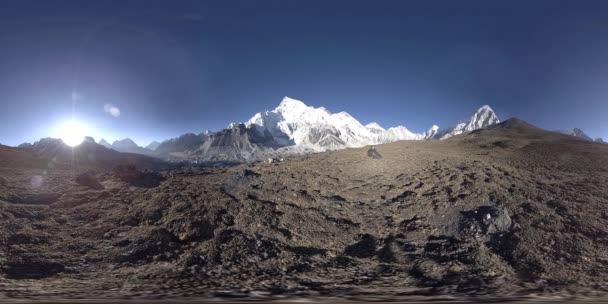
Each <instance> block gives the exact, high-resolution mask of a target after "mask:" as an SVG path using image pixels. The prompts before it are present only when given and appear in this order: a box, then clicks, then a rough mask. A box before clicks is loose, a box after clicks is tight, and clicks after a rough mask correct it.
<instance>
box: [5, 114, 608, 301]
mask: <svg viewBox="0 0 608 304" xmlns="http://www.w3.org/2000/svg"><path fill="white" fill-rule="evenodd" d="M83 173H84V174H83ZM606 185H608V145H602V144H598V143H593V142H587V141H583V140H579V139H577V138H574V137H570V136H565V135H561V134H557V133H553V132H547V131H543V130H540V129H536V128H534V127H532V126H529V125H527V124H526V123H524V122H521V121H518V120H509V121H507V122H505V123H502V124H500V125H497V126H494V127H492V128H489V129H484V130H478V131H474V132H473V133H471V134H467V135H464V136H457V137H455V138H452V139H449V140H445V141H429V142H427V141H402V142H395V143H392V144H387V145H381V146H377V147H376V148H375V150H374V151H370V150H369V149H368V148H362V149H346V150H340V151H333V152H327V153H320V154H315V155H310V156H305V157H299V158H292V159H288V160H286V161H285V162H281V163H272V164H267V163H257V164H246V165H239V166H234V167H229V168H215V169H211V168H209V169H200V168H199V169H195V168H190V169H188V168H186V169H180V170H171V171H163V172H160V173H152V172H140V171H135V170H133V168H128V167H121V168H117V169H114V170H113V171H110V170H107V171H106V170H97V171H96V172H88V173H87V172H85V171H83V169H79V168H74V167H71V166H67V165H62V164H54V163H53V162H49V161H47V160H43V159H38V158H35V157H34V156H31V155H29V154H27V153H26V152H23V151H18V150H15V149H11V148H1V149H0V300H15V299H28V298H30V299H31V298H36V299H75V298H95V299H125V298H144V299H167V298H173V299H192V298H197V299H201V298H203V299H210V297H227V298H234V297H244V298H251V299H273V298H277V297H279V298H281V297H282V298H284V297H288V298H290V297H297V298H300V297H312V298H323V297H326V296H331V297H345V298H351V299H368V300H369V299H405V300H407V299H418V298H420V297H422V298H425V299H428V298H426V297H434V298H435V299H436V297H437V296H454V297H481V298H482V299H489V298H490V297H502V298H509V297H521V296H529V295H542V296H551V297H553V296H558V297H572V296H575V297H598V296H599V297H602V296H604V295H605V294H606V292H607V291H608V275H607V274H606V273H607V271H608V228H607V227H608V189H607V188H606Z"/></svg>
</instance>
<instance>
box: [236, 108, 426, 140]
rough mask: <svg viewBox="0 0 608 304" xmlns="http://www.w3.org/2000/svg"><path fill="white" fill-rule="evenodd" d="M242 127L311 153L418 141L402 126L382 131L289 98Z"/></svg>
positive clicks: (341, 114)
mask: <svg viewBox="0 0 608 304" xmlns="http://www.w3.org/2000/svg"><path fill="white" fill-rule="evenodd" d="M245 127H246V128H249V129H253V130H255V131H257V132H258V134H259V135H260V136H267V135H268V136H270V137H272V139H273V141H274V143H275V144H276V145H279V146H297V147H300V148H305V149H311V150H314V151H325V150H328V149H342V148H348V147H362V146H366V145H373V144H381V143H387V142H393V141H397V140H420V139H424V134H416V133H413V132H411V131H409V130H408V129H407V128H406V127H404V126H397V127H393V128H389V129H384V128H383V127H381V126H380V125H379V124H377V123H370V124H367V125H365V126H364V125H362V124H361V123H360V122H359V121H358V120H357V119H355V118H354V117H352V116H351V115H350V114H348V113H346V112H339V113H335V114H334V113H331V112H330V111H328V110H327V109H325V108H323V107H320V108H314V107H310V106H307V105H306V104H304V103H303V102H302V101H299V100H296V99H292V98H289V97H285V98H283V101H281V103H280V104H279V106H278V107H277V108H275V109H274V110H272V111H266V112H260V113H257V114H255V115H254V116H253V117H252V118H251V119H249V120H248V121H247V122H245Z"/></svg>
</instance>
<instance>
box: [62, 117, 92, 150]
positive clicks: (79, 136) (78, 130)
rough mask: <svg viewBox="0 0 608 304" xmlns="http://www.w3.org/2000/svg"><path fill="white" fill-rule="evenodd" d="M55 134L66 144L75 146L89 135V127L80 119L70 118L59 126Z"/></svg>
mask: <svg viewBox="0 0 608 304" xmlns="http://www.w3.org/2000/svg"><path fill="white" fill-rule="evenodd" d="M55 135H56V136H57V137H59V138H60V139H61V140H62V141H63V143H65V144H66V145H68V146H70V147H75V146H78V145H80V144H81V143H82V142H83V141H84V138H85V137H86V136H87V135H88V128H87V127H86V125H84V124H83V123H81V122H79V121H76V120H68V121H65V122H63V123H61V124H60V125H59V126H58V127H57V130H56V131H55Z"/></svg>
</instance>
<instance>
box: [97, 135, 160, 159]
mask: <svg viewBox="0 0 608 304" xmlns="http://www.w3.org/2000/svg"><path fill="white" fill-rule="evenodd" d="M104 142H105V144H103V143H101V141H100V142H99V143H100V144H101V145H103V146H105V147H107V148H110V149H113V150H116V151H118V152H123V153H136V154H143V155H150V156H153V155H154V151H153V150H150V149H147V148H143V147H140V146H138V145H137V144H136V143H135V142H134V141H133V140H132V139H130V138H125V139H121V140H116V141H114V142H113V143H112V145H111V146H109V147H108V146H107V144H108V143H107V142H106V141H105V140H104Z"/></svg>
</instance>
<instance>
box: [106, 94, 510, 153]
mask: <svg viewBox="0 0 608 304" xmlns="http://www.w3.org/2000/svg"><path fill="white" fill-rule="evenodd" d="M498 122H500V121H499V119H498V117H497V116H496V114H495V113H494V111H493V110H492V109H491V108H490V107H489V106H487V105H486V106H483V107H481V108H479V109H478V110H477V111H476V112H475V113H473V114H472V115H471V117H470V118H469V119H468V120H466V121H464V122H462V123H459V124H457V125H456V126H454V127H452V128H449V129H444V130H440V129H439V127H438V126H437V125H433V126H432V127H431V128H429V130H427V131H426V132H424V133H414V132H412V131H410V130H409V129H408V128H406V127H405V126H396V127H391V128H388V129H385V128H383V127H382V126H380V125H379V124H378V123H375V122H372V123H368V124H366V125H363V124H361V123H360V122H359V121H358V120H357V119H355V118H354V117H353V116H351V115H350V114H348V113H346V112H338V113H332V112H330V111H329V110H327V109H326V108H324V107H319V108H315V107H311V106H307V105H306V104H304V103H303V102H302V101H299V100H296V99H293V98H289V97H285V98H283V100H282V101H281V103H280V104H279V105H278V106H277V107H276V108H275V109H274V110H271V111H265V112H259V113H256V114H255V115H253V117H251V118H250V119H249V120H247V121H246V122H244V123H231V124H230V125H228V127H227V128H226V129H223V130H220V131H218V132H215V133H212V132H209V131H205V132H203V133H201V134H194V133H188V134H183V135H181V136H179V137H177V138H173V139H169V140H165V141H163V142H162V143H157V142H152V143H151V144H150V145H148V146H147V147H146V148H143V147H140V146H138V145H137V144H136V143H135V142H133V141H132V140H131V139H129V138H125V139H123V140H119V141H115V142H114V143H112V144H111V145H110V144H109V143H108V142H106V141H105V140H101V141H100V143H99V145H100V146H104V147H106V148H110V149H113V150H116V151H119V152H127V153H137V154H144V155H151V156H155V157H160V158H164V159H170V160H189V161H194V160H196V161H239V162H241V161H253V160H261V159H265V158H267V157H275V156H276V157H283V156H286V155H299V154H305V153H312V152H321V151H326V150H336V149H344V148H351V147H362V146H367V145H377V144H384V143H390V142H394V141H399V140H430V139H446V138H450V137H452V136H455V135H458V134H462V133H466V132H470V131H473V130H476V129H479V128H485V127H488V126H491V125H494V124H497V123H498Z"/></svg>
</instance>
